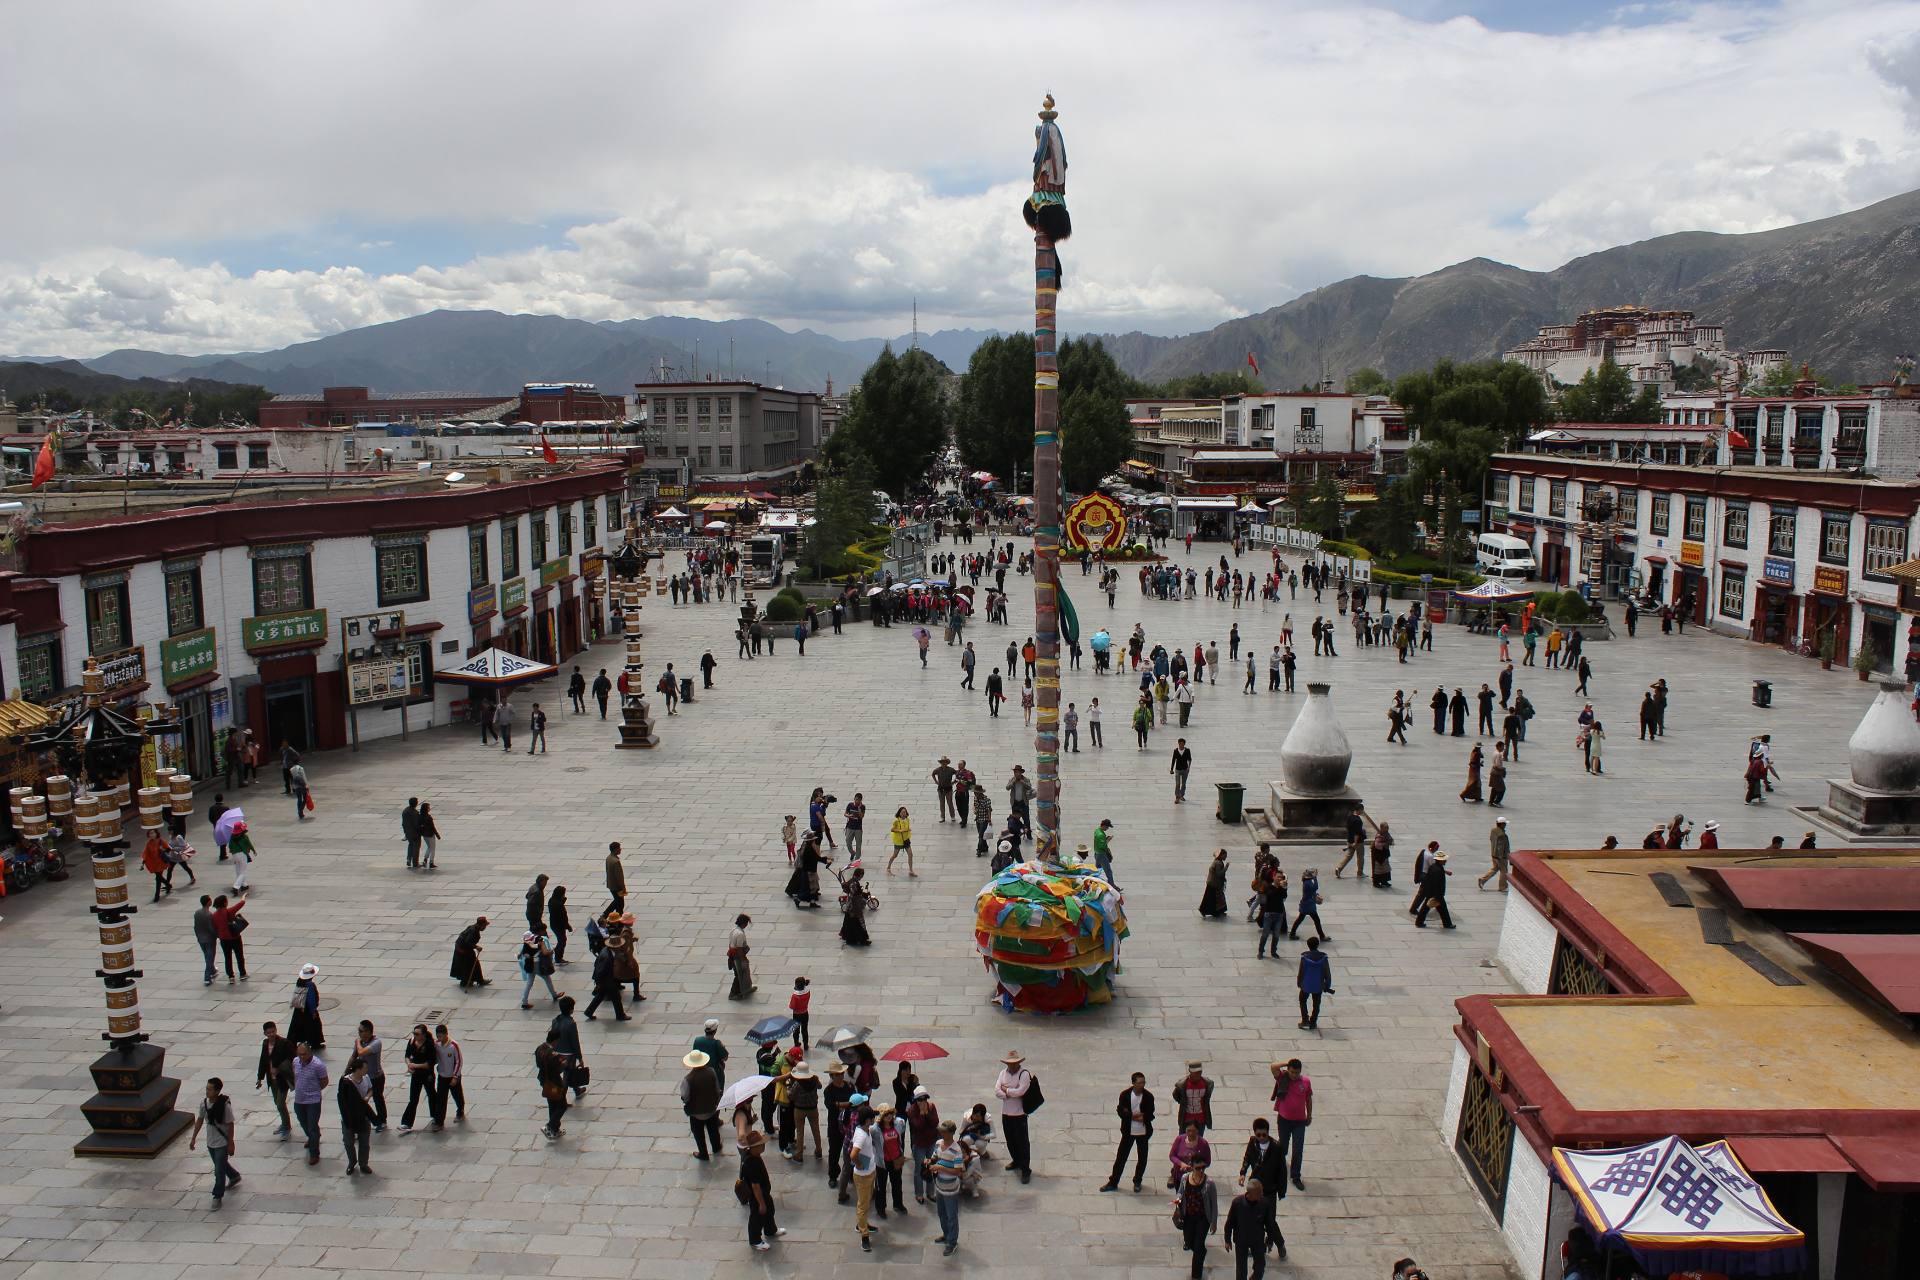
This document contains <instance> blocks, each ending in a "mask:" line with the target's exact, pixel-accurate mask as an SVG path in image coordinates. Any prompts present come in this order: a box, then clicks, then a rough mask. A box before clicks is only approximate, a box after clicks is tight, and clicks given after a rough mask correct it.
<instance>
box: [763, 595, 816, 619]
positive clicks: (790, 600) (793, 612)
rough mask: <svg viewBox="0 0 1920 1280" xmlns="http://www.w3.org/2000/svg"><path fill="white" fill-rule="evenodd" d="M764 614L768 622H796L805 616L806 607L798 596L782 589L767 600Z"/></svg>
mask: <svg viewBox="0 0 1920 1280" xmlns="http://www.w3.org/2000/svg"><path fill="white" fill-rule="evenodd" d="M765 616H766V619H767V621H768V622H798V621H800V620H801V619H802V618H804V617H806V616H807V607H806V605H804V604H802V603H801V602H800V597H799V596H797V595H788V594H787V593H786V592H784V591H782V592H780V593H779V594H778V595H776V596H774V597H773V599H771V600H769V601H767V612H766V615H765Z"/></svg>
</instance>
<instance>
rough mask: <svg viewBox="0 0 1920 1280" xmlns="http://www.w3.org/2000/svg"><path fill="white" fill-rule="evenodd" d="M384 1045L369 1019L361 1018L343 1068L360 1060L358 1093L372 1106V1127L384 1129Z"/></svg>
mask: <svg viewBox="0 0 1920 1280" xmlns="http://www.w3.org/2000/svg"><path fill="white" fill-rule="evenodd" d="M385 1050H386V1045H385V1044H384V1043H383V1042H382V1041H381V1039H380V1037H379V1036H378V1035H376V1034H375V1033H374V1030H373V1023H372V1022H371V1021H370V1020H368V1019H366V1018H362V1019H361V1020H360V1025H359V1027H358V1028H357V1029H356V1031H355V1035H354V1041H353V1050H352V1052H351V1053H350V1054H349V1055H348V1057H347V1070H348V1071H352V1070H353V1068H354V1064H355V1063H364V1064H365V1066H366V1068H367V1073H366V1076H365V1077H364V1078H363V1079H362V1081H361V1083H362V1085H363V1088H362V1089H361V1093H362V1094H363V1095H364V1096H365V1097H366V1100H367V1106H368V1107H370V1108H371V1109H372V1112H371V1114H372V1122H373V1131H374V1132H375V1133H385V1132H386V1131H387V1070H386V1067H385V1066H384V1065H383V1059H382V1054H383V1053H384V1052H385Z"/></svg>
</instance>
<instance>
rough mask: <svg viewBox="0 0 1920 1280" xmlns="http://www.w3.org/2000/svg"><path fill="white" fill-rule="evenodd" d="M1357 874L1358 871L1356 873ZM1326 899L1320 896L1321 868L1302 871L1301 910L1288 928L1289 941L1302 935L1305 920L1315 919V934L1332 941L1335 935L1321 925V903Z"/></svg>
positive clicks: (1317, 937) (1315, 936) (1309, 868)
mask: <svg viewBox="0 0 1920 1280" xmlns="http://www.w3.org/2000/svg"><path fill="white" fill-rule="evenodd" d="M1356 874H1357V873H1356ZM1324 901H1326V899H1324V898H1322V897H1321V896H1320V869H1319V868H1318V867H1308V868H1307V869H1306V870H1305V871H1303V872H1301V873H1300V910H1299V914H1298V915H1296V916H1294V918H1293V924H1292V925H1291V926H1290V927H1289V928H1288V929H1287V941H1289V942H1293V941H1296V940H1297V939H1298V938H1299V937H1300V926H1301V924H1302V923H1304V922H1305V921H1308V920H1311V921H1313V936H1314V938H1315V939H1317V940H1318V941H1321V942H1332V941H1333V935H1331V934H1329V933H1328V932H1327V931H1326V930H1325V929H1323V928H1321V927H1320V904H1321V903H1322V902H1324Z"/></svg>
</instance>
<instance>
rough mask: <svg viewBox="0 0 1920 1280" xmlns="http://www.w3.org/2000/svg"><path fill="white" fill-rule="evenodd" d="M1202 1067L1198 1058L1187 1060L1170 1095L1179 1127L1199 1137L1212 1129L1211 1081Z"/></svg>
mask: <svg viewBox="0 0 1920 1280" xmlns="http://www.w3.org/2000/svg"><path fill="white" fill-rule="evenodd" d="M1203 1065H1204V1064H1203V1063H1202V1062H1201V1061H1200V1060H1199V1059H1198V1058H1194V1059H1191V1060H1189V1061H1188V1063H1187V1074H1186V1075H1184V1076H1181V1077H1180V1079H1179V1080H1177V1081H1175V1082H1174V1086H1173V1092H1172V1095H1171V1097H1172V1099H1173V1104H1174V1111H1175V1114H1176V1116H1177V1117H1178V1119H1179V1123H1180V1127H1181V1128H1182V1129H1189V1128H1191V1129H1195V1130H1198V1132H1199V1134H1201V1135H1204V1134H1205V1133H1206V1132H1207V1130H1208V1129H1211V1128H1212V1127H1213V1081H1211V1080H1209V1079H1207V1077H1206V1075H1205V1074H1204V1073H1203V1072H1202V1070H1201V1068H1202V1066H1203ZM1168 1185H1169V1186H1171V1185H1172V1183H1171V1182H1169V1183H1168Z"/></svg>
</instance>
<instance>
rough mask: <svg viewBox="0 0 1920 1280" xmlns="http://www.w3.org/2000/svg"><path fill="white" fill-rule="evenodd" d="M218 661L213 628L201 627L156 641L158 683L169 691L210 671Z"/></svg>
mask: <svg viewBox="0 0 1920 1280" xmlns="http://www.w3.org/2000/svg"><path fill="white" fill-rule="evenodd" d="M218 659H219V654H218V653H217V652H216V649H215V645H214V642H213V628H212V627H202V628H200V630H198V631H189V632H186V633H185V634H184V635H177V636H173V637H171V638H170V639H166V640H162V641H161V642H160V683H161V684H164V685H165V686H166V687H167V688H169V689H171V688H173V687H174V686H175V685H179V684H185V683H186V682H187V681H189V680H192V679H194V678H195V677H198V676H204V675H207V674H209V673H210V672H212V671H213V669H214V665H215V663H216V662H217V661H218Z"/></svg>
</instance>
